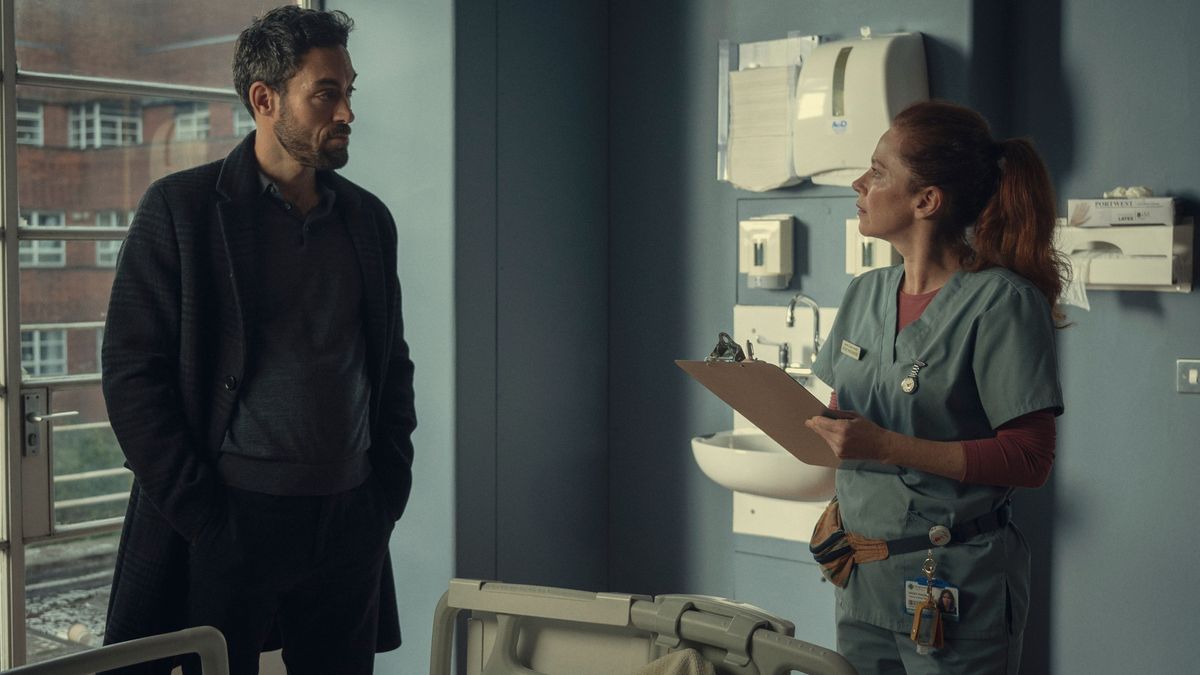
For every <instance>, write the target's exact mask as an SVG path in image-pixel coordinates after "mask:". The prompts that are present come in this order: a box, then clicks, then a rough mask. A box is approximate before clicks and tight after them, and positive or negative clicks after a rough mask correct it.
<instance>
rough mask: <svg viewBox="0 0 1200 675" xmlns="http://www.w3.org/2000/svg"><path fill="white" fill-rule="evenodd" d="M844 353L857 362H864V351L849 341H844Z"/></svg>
mask: <svg viewBox="0 0 1200 675" xmlns="http://www.w3.org/2000/svg"><path fill="white" fill-rule="evenodd" d="M842 353H843V354H845V355H846V356H849V357H850V358H852V359H854V360H855V361H860V360H862V355H863V349H862V347H859V346H858V345H856V344H854V343H853V342H851V341H849V340H842Z"/></svg>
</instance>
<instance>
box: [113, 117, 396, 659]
mask: <svg viewBox="0 0 1200 675" xmlns="http://www.w3.org/2000/svg"><path fill="white" fill-rule="evenodd" d="M325 178H326V179H327V183H326V184H328V185H329V186H330V187H331V188H332V189H333V190H334V192H335V193H336V195H337V201H336V204H337V208H339V210H340V212H341V214H342V215H343V218H344V221H345V223H346V227H347V230H348V231H349V234H350V237H351V239H352V240H353V243H354V249H355V252H356V253H357V258H358V265H359V267H360V268H361V271H362V280H363V284H362V287H363V295H364V302H363V307H364V312H363V313H364V320H365V324H366V325H365V332H366V337H367V370H368V377H369V380H370V383H371V398H370V406H371V409H370V424H371V432H372V438H371V448H370V450H369V456H370V460H371V464H372V469H373V471H374V473H375V474H376V476H378V477H379V478H380V479H381V482H382V484H383V485H385V486H386V488H387V493H388V497H389V507H390V508H391V510H392V515H393V517H395V518H399V517H400V515H401V514H402V513H403V511H404V506H405V504H406V503H407V501H408V494H409V491H410V488H411V486H412V470H411V466H412V457H413V448H412V441H411V435H412V431H413V429H414V428H415V427H416V415H415V412H414V407H413V388H412V378H413V365H412V361H411V360H410V359H409V350H408V345H407V344H406V343H405V341H404V329H403V321H402V319H401V314H400V283H399V280H398V278H397V276H396V225H395V223H394V221H393V220H392V217H391V215H390V214H389V213H388V210H387V208H386V207H385V206H384V205H383V203H382V202H380V201H379V199H377V198H376V197H375V196H374V195H372V194H371V193H369V192H367V191H366V190H363V189H362V188H360V187H358V186H357V185H355V184H353V183H351V182H350V181H348V180H346V179H345V178H342V177H341V176H338V175H337V174H334V173H332V172H329V174H328V175H327V176H325ZM261 189H262V187H261V183H260V180H259V174H258V164H257V162H256V160H255V158H254V134H253V133H251V134H250V135H249V136H248V137H247V138H246V140H244V141H243V142H242V143H241V144H240V145H238V147H237V148H235V149H234V150H233V151H232V152H231V153H230V154H229V155H228V156H227V157H226V158H225V159H224V160H220V161H216V162H213V163H211V164H206V165H204V166H200V167H197V168H194V169H190V170H187V171H182V172H179V173H176V174H172V175H170V176H167V177H165V178H162V179H160V180H158V181H156V182H155V183H154V184H152V185H151V186H150V188H149V189H148V190H147V191H146V194H145V196H144V197H143V198H142V201H141V204H140V205H139V206H138V209H137V214H136V215H135V216H134V219H133V223H132V224H131V225H130V228H129V234H128V237H127V238H126V240H125V244H124V245H123V247H122V249H121V255H120V257H119V261H118V263H117V271H116V277H115V280H114V282H113V289H112V296H111V299H110V300H109V307H108V315H107V317H106V322H105V332H104V345H103V352H102V358H103V364H104V366H103V389H104V396H105V401H106V403H107V406H108V415H109V419H110V421H111V422H112V427H113V431H114V432H115V434H116V437H117V440H118V442H119V443H120V444H121V449H122V450H123V451H124V453H125V456H126V461H127V464H128V465H129V467H130V468H131V469H132V470H133V474H134V485H133V489H132V490H131V492H130V496H129V508H128V511H127V513H126V516H125V524H124V529H123V531H122V533H121V543H120V548H119V550H118V552H117V566H116V573H115V576H114V578H113V585H112V595H111V597H110V599H109V608H108V625H107V627H106V631H105V643H113V642H122V641H125V640H129V639H133V638H136V637H142V636H146V635H153V634H156V633H163V632H167V631H171V630H177V629H179V628H182V627H184V614H183V612H184V608H185V606H186V604H185V600H186V598H185V594H186V592H187V575H188V570H187V560H188V545H189V544H188V542H189V541H192V540H193V539H194V538H195V536H196V535H197V534H198V533H199V531H200V530H201V528H202V527H203V526H204V525H205V524H206V522H207V520H208V518H209V517H210V516H212V515H213V514H214V513H215V509H216V508H217V502H216V500H217V499H220V498H222V492H221V491H222V490H223V487H222V485H221V483H220V480H219V479H218V477H217V474H216V469H215V458H216V451H217V449H218V448H219V447H220V445H221V442H222V439H223V438H224V436H225V431H226V429H227V427H228V425H229V419H230V415H231V412H232V411H233V408H234V405H235V402H236V401H237V397H238V391H239V389H240V384H241V382H242V379H243V373H244V372H245V370H246V361H247V358H248V355H247V353H246V350H247V335H248V334H249V331H250V327H251V326H253V325H254V321H255V316H256V310H257V307H256V303H257V297H256V296H257V294H256V288H255V284H254V279H255V275H254V267H255V264H256V257H257V256H258V255H270V252H269V251H260V250H259V248H258V246H257V242H256V237H257V233H258V229H257V226H256V223H255V222H254V221H253V216H252V214H253V213H254V212H255V210H254V201H255V199H257V198H258V195H259V193H260V192H261ZM383 570H384V579H383V583H382V586H381V592H382V597H381V602H380V622H379V626H380V629H379V638H378V641H377V650H378V651H385V650H388V649H393V648H395V647H397V646H399V644H400V625H399V617H398V612H397V607H396V596H395V587H394V581H393V578H392V568H391V562H390V559H389V560H385V561H384V566H383ZM272 646H273V645H272ZM160 665H161V664H160ZM147 672H158V671H157V670H155V671H147Z"/></svg>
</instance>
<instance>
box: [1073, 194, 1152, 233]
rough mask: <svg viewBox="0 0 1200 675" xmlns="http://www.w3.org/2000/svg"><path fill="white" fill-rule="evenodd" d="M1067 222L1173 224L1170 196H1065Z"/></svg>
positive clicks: (1083, 224)
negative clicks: (1078, 197)
mask: <svg viewBox="0 0 1200 675" xmlns="http://www.w3.org/2000/svg"><path fill="white" fill-rule="evenodd" d="M1067 224H1068V225H1070V226H1072V227H1111V226H1113V225H1174V224H1175V200H1174V199H1172V198H1171V197H1132V198H1119V197H1117V198H1104V199H1068V200H1067Z"/></svg>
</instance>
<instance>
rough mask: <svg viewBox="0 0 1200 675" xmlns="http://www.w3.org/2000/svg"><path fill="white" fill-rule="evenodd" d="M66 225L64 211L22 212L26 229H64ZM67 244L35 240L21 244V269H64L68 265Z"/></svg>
mask: <svg viewBox="0 0 1200 675" xmlns="http://www.w3.org/2000/svg"><path fill="white" fill-rule="evenodd" d="M65 223H66V220H65V218H64V217H63V213H62V211H22V212H21V225H22V226H24V227H62V226H63V225H64V224H65ZM64 244H65V242H63V241H61V240H45V239H35V240H33V241H23V242H21V249H20V254H19V255H18V260H19V263H20V266H21V267H62V266H64V265H66V263H67V254H66V246H64Z"/></svg>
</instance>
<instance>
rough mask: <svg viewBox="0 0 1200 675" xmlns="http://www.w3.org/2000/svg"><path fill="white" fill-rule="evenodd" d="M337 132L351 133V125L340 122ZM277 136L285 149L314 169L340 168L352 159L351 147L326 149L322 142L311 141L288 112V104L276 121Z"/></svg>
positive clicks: (283, 107)
mask: <svg viewBox="0 0 1200 675" xmlns="http://www.w3.org/2000/svg"><path fill="white" fill-rule="evenodd" d="M334 132H335V133H337V134H345V135H349V134H350V125H348V124H340V125H338V126H337V127H336V128H335V130H334ZM275 138H277V139H279V144H280V145H282V146H283V149H284V150H286V151H287V153H288V154H289V155H291V157H292V159H294V160H296V161H297V162H299V163H300V164H302V165H304V166H309V167H312V168H314V169H340V168H342V167H343V166H346V162H348V161H350V148H349V147H348V146H343V147H340V148H334V149H331V150H327V149H324V148H322V147H321V146H320V142H319V141H318V142H316V143H313V142H310V141H309V139H308V134H307V133H305V132H304V131H303V130H302V129H300V128H299V127H297V126H296V120H295V118H294V117H292V115H291V113H289V112H288V108H287V106H286V105H284V106H282V107H280V109H279V119H278V120H277V121H276V122H275Z"/></svg>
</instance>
